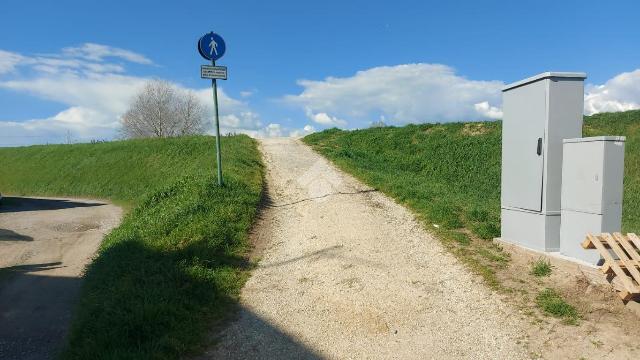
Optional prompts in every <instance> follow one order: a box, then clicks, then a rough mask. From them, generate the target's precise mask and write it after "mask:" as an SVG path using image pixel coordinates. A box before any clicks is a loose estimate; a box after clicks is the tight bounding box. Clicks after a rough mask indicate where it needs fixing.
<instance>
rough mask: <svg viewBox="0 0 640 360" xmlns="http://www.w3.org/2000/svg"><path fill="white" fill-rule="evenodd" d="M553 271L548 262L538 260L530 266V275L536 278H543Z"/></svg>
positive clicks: (541, 259)
mask: <svg viewBox="0 0 640 360" xmlns="http://www.w3.org/2000/svg"><path fill="white" fill-rule="evenodd" d="M552 271H553V269H552V266H551V262H550V261H549V260H546V259H543V258H540V259H538V260H536V261H534V262H533V263H532V264H531V271H530V273H531V275H533V276H537V277H545V276H549V275H551V272H552Z"/></svg>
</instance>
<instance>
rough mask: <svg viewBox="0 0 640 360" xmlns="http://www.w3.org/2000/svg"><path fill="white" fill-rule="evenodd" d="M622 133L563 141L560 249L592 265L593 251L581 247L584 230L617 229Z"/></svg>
mask: <svg viewBox="0 0 640 360" xmlns="http://www.w3.org/2000/svg"><path fill="white" fill-rule="evenodd" d="M624 142H625V138H624V137H622V136H599V137H589V138H580V139H565V140H564V159H563V168H562V199H561V202H562V221H561V225H560V227H561V228H560V252H561V253H562V254H563V255H566V256H570V257H573V258H576V259H580V260H582V261H585V262H588V263H591V264H596V263H597V262H598V261H599V260H600V256H599V255H598V253H597V251H593V250H584V249H582V246H581V243H582V241H584V239H585V237H586V235H587V233H592V234H600V233H603V232H616V231H620V228H621V222H622V185H623V176H624Z"/></svg>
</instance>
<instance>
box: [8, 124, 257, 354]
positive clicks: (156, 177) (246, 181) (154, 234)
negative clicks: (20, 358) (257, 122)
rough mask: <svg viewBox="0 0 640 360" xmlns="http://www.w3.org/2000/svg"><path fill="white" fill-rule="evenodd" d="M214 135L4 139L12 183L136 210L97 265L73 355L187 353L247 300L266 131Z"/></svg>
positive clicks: (71, 345) (17, 191)
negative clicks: (220, 182) (219, 166)
mask: <svg viewBox="0 0 640 360" xmlns="http://www.w3.org/2000/svg"><path fill="white" fill-rule="evenodd" d="M214 143H215V140H214V138H212V137H206V136H195V137H187V138H174V139H158V140H152V139H148V140H129V141H117V142H109V143H96V144H77V145H47V146H31V147H24V148H4V149H0V163H1V164H2V167H1V168H0V189H2V192H3V194H11V195H29V196H73V197H87V198H99V199H108V200H111V201H113V202H115V203H116V204H119V205H121V206H122V207H124V208H125V209H127V210H128V212H127V214H126V215H125V217H124V219H123V221H122V223H121V225H120V226H119V227H118V228H116V229H115V230H114V231H113V232H111V233H110V234H109V235H107V236H106V238H105V240H104V241H103V243H102V245H101V247H100V249H99V251H98V254H97V257H96V259H95V260H94V262H93V263H92V264H91V265H90V266H89V267H88V268H87V270H86V274H85V281H84V284H83V287H82V290H81V296H80V299H79V303H78V306H77V310H76V312H75V317H74V321H73V323H72V328H71V334H70V337H69V342H68V345H67V346H66V349H65V351H64V352H63V354H62V358H65V359H87V358H120V359H124V358H130V359H143V358H154V359H162V358H178V357H180V356H182V355H184V354H187V353H190V352H192V351H194V350H196V349H198V347H199V346H200V345H201V344H202V342H203V341H204V339H205V337H206V335H207V330H208V329H209V328H210V326H211V325H212V323H214V324H215V322H216V321H219V320H221V319H223V318H224V317H225V316H226V315H228V313H229V311H230V309H232V307H233V305H234V304H235V303H236V300H237V296H238V293H239V290H240V288H241V287H242V285H243V284H244V282H245V280H246V279H247V277H248V270H249V269H250V267H251V264H250V263H249V262H248V260H247V258H246V256H245V255H246V251H247V248H248V241H247V233H248V230H249V228H250V226H251V224H252V223H253V220H254V218H255V216H256V212H257V207H258V204H259V202H260V198H261V192H262V185H263V184H262V179H263V165H262V162H261V159H260V153H259V152H258V150H257V147H256V142H255V140H252V139H251V138H249V137H248V136H233V137H225V138H223V143H222V148H223V151H224V152H225V157H224V160H225V163H223V165H224V171H225V172H224V174H225V181H226V187H225V188H224V189H220V188H219V187H217V186H216V185H215V184H216V178H215V175H214V170H215V151H214Z"/></svg>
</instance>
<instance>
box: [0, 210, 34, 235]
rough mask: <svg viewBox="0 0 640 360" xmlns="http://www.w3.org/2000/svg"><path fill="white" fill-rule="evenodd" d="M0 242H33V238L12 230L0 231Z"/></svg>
mask: <svg viewBox="0 0 640 360" xmlns="http://www.w3.org/2000/svg"><path fill="white" fill-rule="evenodd" d="M0 212H1V211H0ZM0 241H33V238H32V237H31V236H27V235H22V234H18V233H17V232H15V231H12V230H8V229H0Z"/></svg>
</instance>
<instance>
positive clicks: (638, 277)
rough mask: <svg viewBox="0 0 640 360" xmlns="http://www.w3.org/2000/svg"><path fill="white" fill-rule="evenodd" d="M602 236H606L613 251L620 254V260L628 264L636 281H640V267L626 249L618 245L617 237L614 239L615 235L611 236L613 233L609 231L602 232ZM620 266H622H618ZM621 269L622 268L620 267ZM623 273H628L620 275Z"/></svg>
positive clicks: (627, 266) (605, 238)
mask: <svg viewBox="0 0 640 360" xmlns="http://www.w3.org/2000/svg"><path fill="white" fill-rule="evenodd" d="M602 238H604V240H605V241H606V242H607V243H608V244H609V246H610V247H611V249H612V250H613V252H614V253H615V254H616V255H617V256H618V258H619V259H620V261H622V263H623V264H624V265H625V266H626V268H627V270H628V271H629V273H630V274H631V277H632V278H633V280H635V281H636V283H640V271H638V269H637V268H636V265H635V263H634V261H633V260H632V259H630V258H629V255H628V254H627V253H626V252H625V251H624V250H622V248H621V247H620V245H618V243H617V242H616V239H614V238H613V236H611V234H607V233H605V234H602ZM616 266H617V264H616ZM618 268H620V267H619V266H618ZM620 270H622V269H621V268H620ZM614 271H615V268H614ZM621 275H626V274H625V273H624V272H622V273H621V274H618V276H621Z"/></svg>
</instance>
